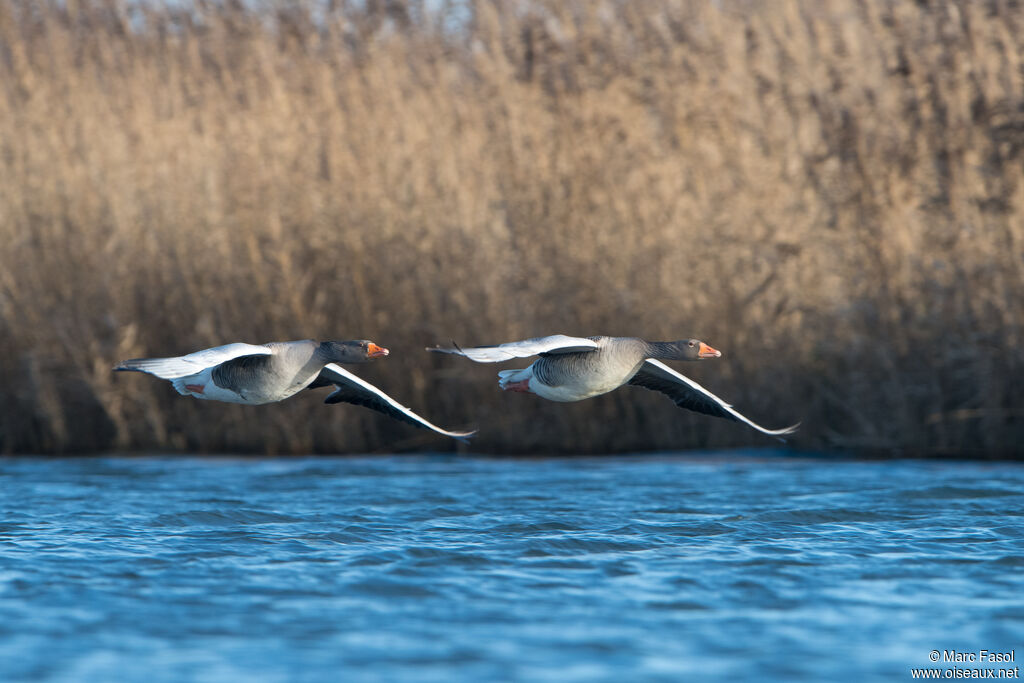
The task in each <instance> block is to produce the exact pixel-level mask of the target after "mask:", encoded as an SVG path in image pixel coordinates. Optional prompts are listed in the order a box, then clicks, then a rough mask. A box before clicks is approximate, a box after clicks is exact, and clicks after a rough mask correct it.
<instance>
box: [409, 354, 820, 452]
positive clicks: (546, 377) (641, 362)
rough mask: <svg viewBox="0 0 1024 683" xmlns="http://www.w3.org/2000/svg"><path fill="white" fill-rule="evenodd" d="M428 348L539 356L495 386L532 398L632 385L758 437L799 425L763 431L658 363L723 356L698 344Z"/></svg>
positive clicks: (572, 397)
mask: <svg viewBox="0 0 1024 683" xmlns="http://www.w3.org/2000/svg"><path fill="white" fill-rule="evenodd" d="M453 345H454V346H455V348H451V349H448V348H441V347H430V348H428V349H427V351H434V352H437V353H453V354H457V355H460V356H465V357H466V358H469V359H470V360H473V361H476V362H478V363H501V362H503V361H507V360H512V359H514V358H528V357H529V356H540V359H539V360H537V361H535V362H534V363H533V364H532V365H531V366H529V367H527V368H521V369H518V370H502V371H500V372H499V373H498V377H499V378H500V379H499V380H498V386H500V387H501V388H502V389H504V390H505V391H517V392H524V393H533V394H537V395H538V396H540V397H542V398H546V399H548V400H551V401H582V400H583V399H586V398H590V397H592V396H598V395H600V394H605V393H607V392H609V391H612V390H613V389H618V388H619V387H621V386H622V385H623V384H633V385H635V386H638V387H643V388H645V389H652V390H654V391H660V392H662V393H663V394H666V395H667V396H668V397H669V398H671V399H672V400H673V401H675V403H676V405H678V406H679V407H680V408H687V409H689V410H693V411H696V412H698V413H705V414H707V415H713V416H715V417H723V418H725V419H727V420H735V421H737V422H743V423H745V424H747V425H750V426H751V427H753V428H754V429H756V430H757V431H759V432H761V433H762V434H767V435H769V436H774V437H782V436H784V435H786V434H792V433H793V432H795V431H796V429H797V427H799V426H800V425H799V423H798V424H795V425H793V426H791V427H785V428H783V429H766V428H764V427H762V426H760V425H758V424H755V423H754V422H753V421H751V420H750V419H748V418H747V417H744V416H743V415H741V414H740V413H739V412H737V411H736V410H735V409H733V407H732V406H731V405H729V404H728V403H726V402H725V401H723V400H722V399H720V398H718V397H717V396H715V395H714V394H712V393H711V392H710V391H708V390H707V389H705V388H704V387H702V386H701V385H699V384H697V383H696V382H694V381H693V380H692V379H690V378H689V377H686V376H684V375H681V374H680V373H678V372H676V371H675V370H673V369H672V368H670V367H668V366H667V365H665V364H664V363H662V362H661V361H662V360H701V359H703V358H718V357H719V356H721V355H722V353H721V352H720V351H716V350H715V349H713V348H711V347H710V346H708V345H707V344H705V343H704V342H702V341H700V340H699V339H682V340H679V341H671V342H650V341H647V340H645V339H640V338H638V337H569V336H566V335H564V334H556V335H552V336H550V337H536V338H534V339H524V340H523V341H514V342H508V343H505V344H498V345H497V346H477V347H474V348H460V347H459V346H458V345H457V344H454V342H453Z"/></svg>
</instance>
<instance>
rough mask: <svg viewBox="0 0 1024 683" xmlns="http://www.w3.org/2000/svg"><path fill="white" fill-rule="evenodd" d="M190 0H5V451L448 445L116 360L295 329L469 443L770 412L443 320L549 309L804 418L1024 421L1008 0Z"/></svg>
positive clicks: (498, 325) (784, 415)
mask: <svg viewBox="0 0 1024 683" xmlns="http://www.w3.org/2000/svg"><path fill="white" fill-rule="evenodd" d="M181 4H182V3H177V2H175V3H169V4H168V5H167V6H163V5H161V4H160V3H159V2H146V3H128V2H118V1H117V0H112V1H102V2H101V1H99V0H95V1H84V2H81V1H78V2H71V1H70V0H69V1H68V2H55V1H54V2H40V3H26V2H17V1H14V0H0V450H2V451H4V452H60V451H64V452H67V451H95V450H104V449H133V450H136V449H137V450H148V449H173V450H185V449H187V450H202V451H256V452H295V453H302V452H311V451H314V452H357V451H381V450H394V449H402V450H405V449H409V450H411V449H448V448H451V447H452V446H451V445H450V444H449V443H447V442H445V441H443V440H439V439H436V438H433V437H431V436H430V435H425V434H421V433H419V432H417V431H416V430H413V429H412V428H406V427H405V426H402V425H396V424H395V423H393V422H392V421H389V420H387V419H385V418H380V417H378V416H376V415H374V414H373V413H371V412H369V411H360V410H357V409H352V408H350V409H346V410H337V409H334V407H332V406H324V405H323V404H322V403H321V401H320V399H319V398H318V397H316V396H312V395H308V396H299V397H296V398H293V399H290V400H289V401H287V402H285V403H282V404H280V405H272V406H267V407H260V408H251V407H240V406H232V405H216V404H199V402H194V401H193V402H190V401H185V400H182V399H180V398H179V397H178V396H177V395H176V394H175V393H174V392H173V391H171V390H169V389H168V388H167V387H166V386H162V385H159V384H158V383H152V382H143V381H134V380H137V379H138V378H136V377H125V376H115V375H114V373H112V372H111V371H110V369H111V366H112V364H113V363H114V362H116V361H117V360H119V359H123V358H133V357H140V356H165V355H179V354H182V353H187V352H189V351H192V350H195V349H198V348H204V347H208V346H213V345H217V344H222V343H227V342H231V341H247V342H253V343H259V342H263V341H270V340H284V339H301V338H317V339H332V338H334V339H352V338H357V339H372V340H374V341H376V342H378V343H380V344H383V345H385V346H387V347H388V348H390V349H391V351H392V356H391V357H390V358H388V359H387V361H386V362H382V363H380V364H378V365H377V366H375V367H374V368H373V372H372V373H368V375H367V379H368V380H369V381H373V382H375V383H381V384H386V385H387V386H389V387H394V391H393V395H394V396H395V398H396V399H397V400H400V401H402V402H403V403H405V404H406V405H409V406H410V407H412V408H413V409H414V410H417V411H419V412H421V413H422V414H423V415H424V416H425V417H427V418H428V419H431V420H434V421H437V422H440V423H443V424H448V425H455V426H459V425H465V426H472V425H477V426H480V427H481V434H480V437H479V438H478V439H477V440H476V442H475V444H474V448H477V449H480V450H485V451H494V452H526V453H535V452H607V451H626V450H634V449H675V448H688V447H728V446H739V445H749V444H763V443H764V442H763V441H762V440H761V439H760V438H759V437H758V436H757V435H756V434H750V433H748V432H747V431H746V430H743V429H740V428H737V426H736V425H734V424H730V423H726V422H723V421H715V420H711V419H708V418H703V417H700V416H694V415H689V414H686V413H685V412H683V411H680V410H678V409H676V408H675V407H674V406H673V405H672V404H671V403H670V402H668V401H665V400H664V399H663V398H662V397H659V396H656V395H652V394H648V393H647V392H641V391H634V392H630V391H627V390H623V391H621V392H615V393H614V394H610V395H607V396H603V397H600V398H598V399H594V400H591V401H587V402H585V403H580V404H574V405H565V406H552V405H550V404H545V403H544V402H542V401H540V400H538V399H536V398H534V397H529V396H519V395H514V396H510V395H503V394H501V393H500V392H498V390H497V389H496V386H495V378H494V372H493V368H485V367H467V366H466V365H465V364H452V363H450V362H447V361H446V359H444V358H437V357H432V356H429V355H428V354H426V353H424V352H423V347H424V346H431V345H434V344H437V343H447V342H448V341H449V340H451V339H454V340H456V341H457V342H458V343H460V344H467V345H476V344H488V343H496V342H499V341H503V340H508V339H521V338H525V337H531V336H538V335H544V334H551V333H555V332H561V333H566V334H574V335H588V334H610V335H632V334H637V335H641V336H644V337H646V338H650V339H678V338H683V337H691V336H692V337H699V338H701V339H705V340H707V341H708V342H709V343H710V344H712V345H714V346H715V347H716V348H719V349H721V350H722V351H723V357H722V358H721V359H716V360H715V361H714V362H707V363H705V364H703V365H702V366H701V367H700V368H696V369H694V368H689V367H687V368H685V369H686V370H688V371H691V372H692V373H693V376H694V378H695V379H697V380H698V381H699V382H701V384H703V385H705V386H707V387H708V388H709V389H711V390H712V391H714V392H715V393H718V394H719V395H722V396H728V397H730V399H731V400H732V401H733V402H734V404H735V405H736V407H737V408H739V409H741V410H742V411H743V412H744V413H745V414H747V415H750V416H751V417H752V418H753V419H755V420H758V421H760V422H763V423H767V424H789V423H790V422H793V421H796V420H802V422H803V428H802V429H801V432H800V434H799V435H798V437H797V438H796V439H795V444H796V445H797V446H800V447H807V448H837V447H839V448H854V449H873V450H877V449H883V450H885V449H895V452H901V453H910V454H936V453H960V454H979V453H986V454H1003V455H1006V454H1014V453H1016V454H1019V453H1020V451H1021V446H1020V445H1019V444H1021V443H1024V344H1022V326H1024V182H1022V181H1024V95H1022V93H1024V25H1022V24H1024V14H1022V13H1021V12H1020V11H1019V7H1018V6H1017V3H1014V2H1003V1H999V0H992V1H990V2H968V1H964V2H943V3H919V2H911V1H909V0H897V1H896V2H890V1H888V0H886V1H883V0H857V1H855V0H813V1H812V0H807V1H805V2H798V1H796V0H788V1H787V0H783V1H782V2H773V3H768V4H764V3H748V2H741V1H740V0H726V1H724V2H718V3H709V2H669V3H666V2H661V1H658V2H654V1H650V2H647V1H639V2H616V1H613V0H605V1H601V0H599V1H596V2H590V1H587V2H583V1H580V2H572V1H570V2H562V1H558V2H555V1H553V0H552V1H550V2H541V1H524V2H516V3H510V2H485V1H482V0H481V1H478V2H472V1H467V2H461V3H454V4H453V5H445V4H444V3H415V2H403V1H401V0H389V1H387V2H366V3H344V2H338V3H333V2H332V3H312V2H310V3H281V4H280V5H278V6H276V7H275V6H274V5H268V4H265V3H254V4H255V5H257V7H247V6H246V5H245V4H243V3H236V2H218V3H202V4H197V5H196V6H194V7H193V6H190V7H188V8H187V10H183V9H181ZM441 6H443V7H450V8H451V9H449V10H445V11H448V12H449V14H447V15H445V14H442V13H440V12H439V11H431V9H430V8H437V7H441ZM509 367H514V366H509ZM627 394H629V395H627Z"/></svg>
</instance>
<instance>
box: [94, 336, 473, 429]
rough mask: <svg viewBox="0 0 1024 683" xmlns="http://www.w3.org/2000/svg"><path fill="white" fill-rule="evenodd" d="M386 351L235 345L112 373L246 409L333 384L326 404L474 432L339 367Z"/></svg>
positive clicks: (304, 343)
mask: <svg viewBox="0 0 1024 683" xmlns="http://www.w3.org/2000/svg"><path fill="white" fill-rule="evenodd" d="M388 353H389V351H388V350H387V349H385V348H383V347H381V346H378V345H377V344H375V343H373V342H372V341H367V340H354V341H325V342H317V341H314V340H312V339H304V340H301V341H288V342H269V343H267V344H243V343H234V344H225V345H224V346H215V347H213V348H210V349H203V350H202V351H196V352H195V353H190V354H188V355H187V356H176V357H172V358H133V359H131V360H126V361H121V362H120V363H118V364H117V365H116V366H114V370H115V371H126V370H130V371H135V372H145V373H147V374H150V375H153V376H155V377H159V378H160V379H166V380H168V381H170V382H171V384H172V385H173V386H174V388H175V390H177V392H178V393H179V394H182V395H183V396H192V397H195V398H201V399H206V400H208V401H224V402H226V403H243V404H245V405H261V404H264V403H273V402H276V401H283V400H284V399H286V398H288V397H290V396H293V395H295V394H296V393H298V392H300V391H302V390H303V389H305V388H307V387H309V388H311V389H315V388H318V387H324V386H330V385H333V386H334V387H335V390H334V391H333V392H332V393H331V394H329V395H328V396H327V398H326V399H325V400H324V403H343V402H344V403H354V404H356V405H360V406H364V407H366V408H370V409H372V410H376V411H379V412H381V413H384V414H385V415H388V416H389V417H393V418H395V419H397V420H401V421H403V422H407V423H409V424H412V425H415V426H416V427H420V428H423V429H431V430H433V431H435V432H437V433H438V434H443V435H445V436H450V437H452V438H453V439H459V440H462V441H465V440H467V439H468V438H469V437H471V436H472V435H473V434H475V433H476V432H475V431H471V432H456V431H449V430H447V429H442V428H440V427H438V426H437V425H435V424H433V423H431V422H429V421H427V420H426V419H424V418H422V417H420V416H419V415H417V414H416V413H414V412H413V411H411V410H409V409H408V408H406V407H405V406H404V405H402V404H401V403H399V402H398V401H396V400H395V399H393V398H391V397H390V396H388V395H387V394H385V393H384V392H383V391H381V390H380V389H378V388H377V387H375V386H374V385H372V384H370V383H369V382H367V381H365V380H362V379H360V378H359V377H356V376H355V375H353V374H352V373H350V372H349V371H347V370H345V369H344V368H342V367H341V366H340V365H337V363H365V362H366V361H368V360H371V359H373V358H383V357H384V356H387V355H388Z"/></svg>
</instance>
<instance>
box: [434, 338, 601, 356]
mask: <svg viewBox="0 0 1024 683" xmlns="http://www.w3.org/2000/svg"><path fill="white" fill-rule="evenodd" d="M453 344H454V342H453ZM596 348H597V342H596V341H594V340H593V339H587V338H586V337H569V336H567V335H564V334H554V335H551V336H549V337H534V338H533V339H523V340H522V341H514V342H506V343H504V344H498V345H496V346H474V347H471V348H467V349H464V348H460V347H459V346H458V345H457V344H456V345H455V348H452V349H446V348H442V347H440V346H434V347H427V351H433V352H435V353H453V354H456V355H459V356H465V357H466V358H468V359H470V360H474V361H476V362H477V363H501V362H502V361H506V360H512V359H514V358H528V357H530V356H537V355H543V354H560V353H580V352H584V351H593V350H595V349H596Z"/></svg>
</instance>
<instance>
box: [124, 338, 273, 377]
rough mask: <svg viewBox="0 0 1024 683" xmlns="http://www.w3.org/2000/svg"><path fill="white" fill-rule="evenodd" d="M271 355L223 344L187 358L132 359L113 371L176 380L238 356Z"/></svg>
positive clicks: (250, 347)
mask: <svg viewBox="0 0 1024 683" xmlns="http://www.w3.org/2000/svg"><path fill="white" fill-rule="evenodd" d="M271 353H272V351H271V350H270V348H269V347H266V346H262V345H257V344H242V343H240V342H237V343H234V344H225V345H224V346H215V347H213V348H210V349H203V350H202V351H196V352H195V353H190V354H188V355H187V356H176V357H173V358H132V359H130V360H125V361H121V362H120V363H118V364H117V365H116V366H115V367H114V370H135V371H137V372H146V373H149V374H150V375H155V376H156V377H159V378H161V379H178V378H179V377H187V376H188V375H194V374H196V373H197V372H202V371H203V370H205V369H207V368H211V367H213V366H215V365H220V364H221V363H223V362H225V361H229V360H232V359H234V358H238V357H240V356H269V355H270V354H271Z"/></svg>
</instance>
